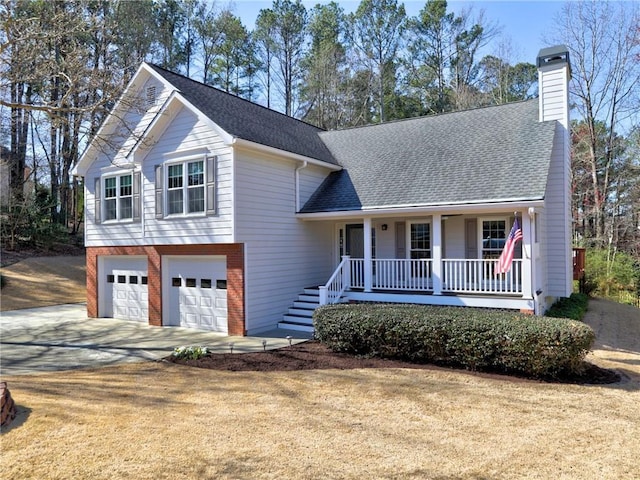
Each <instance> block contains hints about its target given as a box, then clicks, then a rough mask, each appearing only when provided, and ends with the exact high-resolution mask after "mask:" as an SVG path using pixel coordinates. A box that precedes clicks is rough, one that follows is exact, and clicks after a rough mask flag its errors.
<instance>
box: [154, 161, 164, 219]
mask: <svg viewBox="0 0 640 480" xmlns="http://www.w3.org/2000/svg"><path fill="white" fill-rule="evenodd" d="M162 168H163V166H162V164H160V165H156V179H155V182H156V218H163V216H164V212H163V208H162V206H163V197H162V194H163V188H164V184H163V181H162Z"/></svg>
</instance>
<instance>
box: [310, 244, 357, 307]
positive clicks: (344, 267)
mask: <svg viewBox="0 0 640 480" xmlns="http://www.w3.org/2000/svg"><path fill="white" fill-rule="evenodd" d="M352 270H353V263H352V262H351V261H350V258H349V256H348V255H345V256H344V257H342V261H341V262H340V265H338V268H336V271H335V272H333V275H331V278H329V281H328V282H327V283H325V284H324V285H320V286H319V287H318V290H319V293H320V305H327V304H332V303H337V302H338V301H339V300H340V298H341V297H342V294H343V293H344V291H345V290H347V289H349V288H351V278H352V273H351V272H352Z"/></svg>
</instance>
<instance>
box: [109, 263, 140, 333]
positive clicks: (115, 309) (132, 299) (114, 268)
mask: <svg viewBox="0 0 640 480" xmlns="http://www.w3.org/2000/svg"><path fill="white" fill-rule="evenodd" d="M101 281H102V282H104V287H103V289H102V290H103V292H104V297H105V298H104V303H103V311H102V312H101V316H102V317H113V318H120V319H124V320H136V321H141V322H147V321H148V320H149V293H148V286H147V259H146V258H144V257H143V258H140V257H135V258H129V257H115V258H109V257H106V258H105V259H104V266H103V268H102V272H101Z"/></svg>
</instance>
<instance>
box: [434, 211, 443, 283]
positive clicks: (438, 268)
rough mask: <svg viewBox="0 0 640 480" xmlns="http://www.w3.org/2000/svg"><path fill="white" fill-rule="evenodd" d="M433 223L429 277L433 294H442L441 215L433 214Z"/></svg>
mask: <svg viewBox="0 0 640 480" xmlns="http://www.w3.org/2000/svg"><path fill="white" fill-rule="evenodd" d="M432 224H433V249H432V253H433V255H432V256H433V258H432V260H433V263H432V266H433V271H432V274H431V279H432V282H433V294H434V295H442V215H440V214H434V215H433V219H432Z"/></svg>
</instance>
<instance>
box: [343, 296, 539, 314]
mask: <svg viewBox="0 0 640 480" xmlns="http://www.w3.org/2000/svg"><path fill="white" fill-rule="evenodd" d="M346 298H347V300H356V301H364V302H392V303H415V304H421V305H450V306H456V307H485V308H507V309H514V310H520V309H523V310H535V304H536V302H535V301H534V300H533V299H526V298H521V297H519V296H514V297H504V296H497V295H496V296H480V295H477V296H476V295H473V296H465V295H415V294H400V293H376V292H372V293H365V292H358V291H350V292H346Z"/></svg>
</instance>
